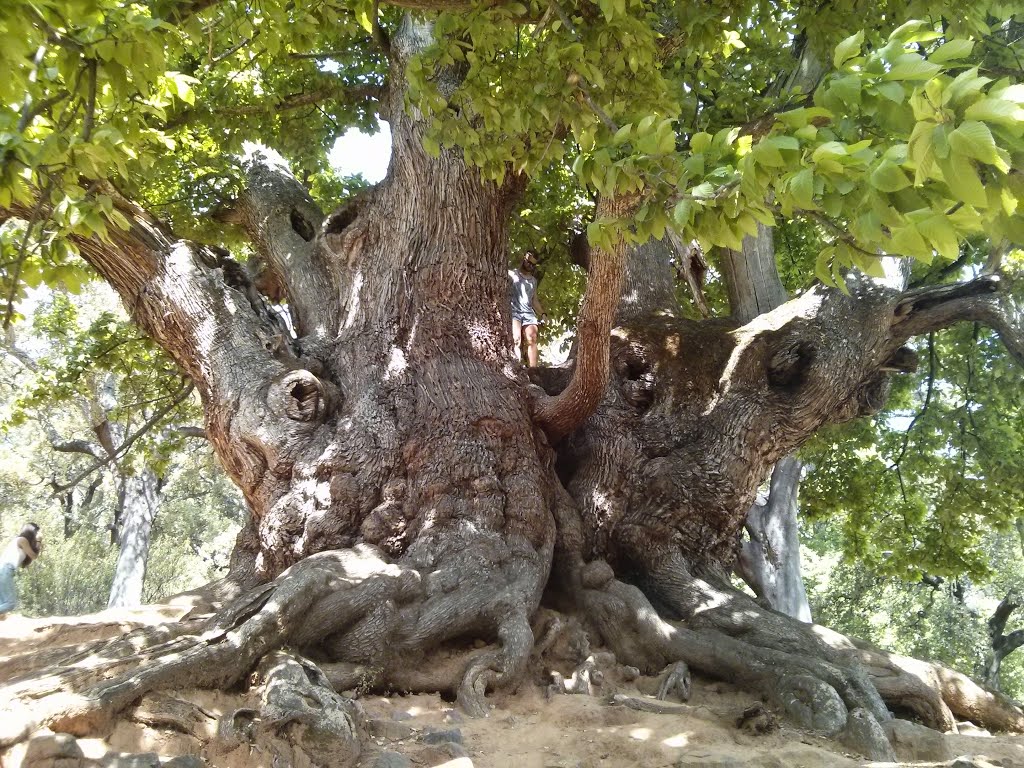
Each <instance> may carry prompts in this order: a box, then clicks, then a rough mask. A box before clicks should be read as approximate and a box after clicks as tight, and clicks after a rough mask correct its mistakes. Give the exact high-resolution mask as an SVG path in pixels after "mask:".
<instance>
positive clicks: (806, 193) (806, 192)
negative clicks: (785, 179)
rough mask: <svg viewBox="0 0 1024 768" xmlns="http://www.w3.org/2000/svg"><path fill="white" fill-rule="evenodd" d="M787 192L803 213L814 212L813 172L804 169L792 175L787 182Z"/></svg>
mask: <svg viewBox="0 0 1024 768" xmlns="http://www.w3.org/2000/svg"><path fill="white" fill-rule="evenodd" d="M789 192H790V194H792V195H793V200H794V201H795V202H796V204H797V206H799V207H800V208H803V209H804V210H805V211H811V210H814V209H815V208H816V206H815V205H814V172H813V171H812V170H811V169H810V168H804V169H803V170H802V171H798V172H797V173H796V174H794V176H793V178H792V179H790V181H789Z"/></svg>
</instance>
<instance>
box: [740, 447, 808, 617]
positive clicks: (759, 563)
mask: <svg viewBox="0 0 1024 768" xmlns="http://www.w3.org/2000/svg"><path fill="white" fill-rule="evenodd" d="M802 467H803V465H802V464H801V463H800V460H799V459H797V458H796V457H795V456H787V457H786V458H784V459H782V460H781V461H779V462H777V463H776V464H775V469H774V470H772V479H771V485H770V488H769V493H768V498H767V499H766V500H765V503H764V504H761V503H756V504H754V506H752V507H751V508H750V511H749V512H747V522H746V530H747V534H748V536H749V538H748V539H746V540H745V541H744V542H743V543H742V545H741V546H740V553H739V560H738V561H737V572H738V573H739V575H740V576H741V577H742V578H743V580H744V581H745V582H746V583H747V584H748V585H749V586H750V588H751V589H753V590H754V592H755V594H756V595H757V596H758V597H759V598H761V599H762V600H764V601H766V602H767V603H768V605H770V606H771V607H772V608H774V609H775V610H776V611H779V612H781V613H784V614H786V615H787V616H792V617H793V618H794V619H799V620H800V621H805V622H808V623H809V622H810V621H811V610H810V604H809V603H808V602H807V590H806V588H805V587H804V580H803V577H802V576H801V574H800V538H799V534H798V529H797V516H798V514H799V511H800V507H799V504H798V500H797V492H798V490H799V488H800V472H801V469H802Z"/></svg>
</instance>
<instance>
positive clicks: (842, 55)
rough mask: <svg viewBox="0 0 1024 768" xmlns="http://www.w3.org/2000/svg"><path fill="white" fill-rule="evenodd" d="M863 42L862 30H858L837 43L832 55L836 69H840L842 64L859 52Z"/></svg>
mask: <svg viewBox="0 0 1024 768" xmlns="http://www.w3.org/2000/svg"><path fill="white" fill-rule="evenodd" d="M863 44H864V30H860V31H859V32H857V33H856V34H853V35H850V36H849V37H848V38H846V39H845V40H843V41H842V42H841V43H840V44H839V45H837V46H836V50H835V54H834V55H833V56H832V63H833V64H834V65H835V67H836V69H840V68H841V67H842V66H843V64H845V63H846V62H847V61H849V60H850V59H852V58H853V57H854V56H856V55H857V54H858V53H860V48H861V46H862V45H863Z"/></svg>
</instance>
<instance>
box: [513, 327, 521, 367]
mask: <svg viewBox="0 0 1024 768" xmlns="http://www.w3.org/2000/svg"><path fill="white" fill-rule="evenodd" d="M522 343H523V321H522V320H520V319H519V318H518V317H513V318H512V354H513V355H515V357H516V362H517V363H521V362H523V347H522Z"/></svg>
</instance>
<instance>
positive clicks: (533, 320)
mask: <svg viewBox="0 0 1024 768" xmlns="http://www.w3.org/2000/svg"><path fill="white" fill-rule="evenodd" d="M536 271H537V256H536V255H535V254H534V253H533V251H527V252H526V253H524V254H523V260H522V261H521V262H520V263H519V267H518V268H517V269H510V270H509V271H508V276H509V280H510V281H511V284H510V285H509V300H510V301H511V303H512V349H513V351H514V353H515V356H516V360H520V361H521V360H522V359H523V351H522V341H523V337H525V338H526V358H527V360H528V362H529V364H530V367H531V368H536V367H537V326H538V325H540V319H539V318H541V317H543V314H544V312H543V310H542V309H541V306H540V301H539V300H538V299H537V278H536V277H535V273H536Z"/></svg>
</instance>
